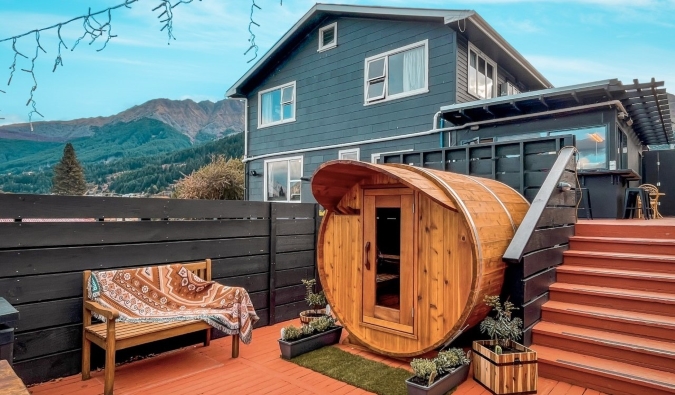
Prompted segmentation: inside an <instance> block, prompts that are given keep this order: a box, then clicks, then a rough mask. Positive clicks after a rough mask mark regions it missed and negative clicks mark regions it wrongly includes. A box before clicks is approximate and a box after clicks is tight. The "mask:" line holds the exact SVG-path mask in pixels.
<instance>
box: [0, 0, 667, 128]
mask: <svg viewBox="0 0 675 395" xmlns="http://www.w3.org/2000/svg"><path fill="white" fill-rule="evenodd" d="M175 1H177V0H173V2H174V3H175ZM324 1H325V0H324ZM122 2H123V0H67V1H66V0H58V1H55V0H31V1H27V0H0V39H3V38H6V37H10V36H13V35H16V34H20V33H24V32H27V31H29V30H32V29H35V28H42V27H46V26H49V25H52V24H56V23H59V22H63V21H66V20H68V19H71V18H72V17H75V16H79V15H82V14H86V13H87V9H88V8H89V7H91V9H92V11H98V10H100V9H104V8H106V7H109V6H112V5H117V4H119V3H122ZM256 2H257V3H258V4H259V5H260V6H261V7H262V10H256V13H255V20H256V22H258V23H259V24H260V25H261V26H260V27H254V32H255V33H256V42H257V43H258V45H259V46H260V52H259V56H260V55H262V54H263V53H264V52H265V51H267V50H268V49H269V48H270V47H271V46H272V45H273V44H274V43H275V42H276V40H278V39H279V38H280V37H281V36H282V35H283V34H284V33H285V32H286V31H287V30H288V29H289V28H290V27H291V26H292V25H293V24H294V23H295V22H296V21H297V20H298V19H299V18H300V17H301V16H302V15H303V14H304V13H305V12H306V11H307V10H309V9H310V8H311V6H312V5H313V4H314V1H309V0H284V1H283V6H281V5H279V1H278V0H256ZM158 3H159V1H158V0H140V1H138V2H137V3H135V4H134V5H133V6H132V8H131V9H126V8H121V9H118V10H116V11H114V12H113V14H112V18H113V20H112V22H113V23H112V27H113V34H116V35H117V37H116V38H113V39H112V40H111V41H110V43H109V44H108V46H107V48H106V49H104V50H103V51H100V52H97V51H96V49H98V48H100V47H101V46H102V43H94V44H92V45H88V43H87V42H82V43H80V44H79V45H78V47H77V48H76V49H75V50H74V51H70V50H65V49H64V50H62V59H63V67H59V68H58V69H57V70H56V72H54V73H53V72H52V68H53V66H54V60H55V58H56V54H57V44H58V40H57V37H56V34H55V31H50V32H44V33H42V34H41V36H40V42H41V43H42V46H43V47H44V49H45V50H46V51H47V53H46V54H45V53H40V54H39V57H38V59H37V61H36V63H35V75H36V77H37V81H38V88H37V90H36V91H35V101H36V102H37V109H38V110H39V111H40V112H41V113H42V114H43V115H44V117H45V118H44V119H45V120H68V119H74V118H83V117H94V116H107V115H112V114H115V113H117V112H119V111H122V110H125V109H127V108H129V107H131V106H133V105H136V104H141V103H143V102H145V101H147V100H150V99H154V98H170V99H187V98H190V99H193V100H195V101H200V100H213V101H216V100H220V99H222V98H223V95H224V93H225V91H226V90H227V89H228V88H229V87H230V86H231V85H232V84H233V83H234V82H235V81H236V80H237V79H238V78H239V77H240V76H241V75H242V74H243V73H244V72H246V70H247V69H248V68H249V67H250V66H251V65H252V64H253V63H247V60H249V59H250V55H249V56H244V55H243V53H244V51H245V50H246V48H248V45H249V43H248V37H249V35H248V31H247V29H248V14H249V12H250V8H251V3H250V1H248V0H202V1H197V0H195V1H194V2H192V3H191V4H181V5H180V6H178V7H176V8H174V34H175V36H176V38H177V40H175V41H173V40H172V41H171V45H167V35H166V32H160V28H161V24H160V23H159V22H158V19H157V12H152V9H153V8H154V7H155V6H157V5H158ZM339 3H342V4H368V5H384V6H386V5H391V6H415V7H425V8H453V9H474V10H476V11H477V12H478V13H479V14H480V15H481V16H482V17H483V18H484V19H485V20H487V22H488V23H490V24H491V25H492V26H493V27H494V28H495V29H496V30H497V31H498V32H499V33H500V34H501V35H502V36H504V37H505V38H506V40H508V41H509V42H510V43H511V44H512V45H513V46H514V47H515V48H516V49H517V50H518V51H520V52H521V53H522V54H523V55H524V56H525V57H526V58H527V59H528V60H530V62H531V63H532V64H533V65H534V66H535V67H537V68H538V69H539V70H540V71H541V72H542V73H543V74H544V75H545V76H546V77H547V78H548V79H549V80H550V81H551V82H552V83H553V84H554V85H555V86H564V85H570V84H576V83H583V82H589V81H596V80H602V79H609V78H619V79H621V80H622V81H624V82H631V81H632V80H633V78H639V79H640V80H648V79H650V78H651V77H655V78H656V79H657V80H664V81H666V87H667V88H668V91H669V92H671V93H673V92H675V0H565V1H557V0H550V1H541V0H540V1H524V0H472V1H447V0H446V1H440V0H428V1H422V0H418V1H403V0H388V1H386V0H341V1H339ZM98 19H99V21H101V20H107V17H100V18H98ZM82 31H83V30H82V27H81V23H80V22H75V23H71V24H70V25H67V26H64V27H63V28H62V36H63V38H64V41H65V42H66V44H67V45H68V48H71V47H72V44H73V43H74V42H75V40H76V39H77V37H78V36H79V35H81V34H82ZM34 43H35V36H34V35H31V36H27V37H23V38H21V39H19V40H18V41H17V44H16V46H17V49H18V50H19V51H20V52H22V53H24V54H25V55H28V56H31V57H32V55H34V50H35V46H34ZM13 54H14V52H13V51H12V46H11V42H4V43H0V90H4V91H6V92H7V93H6V94H3V93H0V118H2V117H4V118H5V119H4V120H0V125H1V124H8V123H16V122H25V121H27V120H28V112H29V107H26V102H27V101H28V98H29V95H30V90H31V87H32V86H33V83H32V80H31V78H30V75H29V74H28V73H26V72H23V71H20V69H22V68H24V69H28V68H30V67H31V65H30V60H25V59H19V61H18V62H17V71H16V72H15V75H14V78H13V80H12V84H11V85H10V86H7V85H6V81H7V80H8V79H9V74H10V70H9V66H10V65H11V64H12V57H13ZM34 120H41V118H40V117H35V118H34Z"/></svg>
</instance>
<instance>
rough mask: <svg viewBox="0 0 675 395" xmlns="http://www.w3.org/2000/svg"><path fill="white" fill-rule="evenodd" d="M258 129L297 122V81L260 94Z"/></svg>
mask: <svg viewBox="0 0 675 395" xmlns="http://www.w3.org/2000/svg"><path fill="white" fill-rule="evenodd" d="M258 103H260V104H259V105H258V128H261V127H266V126H272V125H277V124H280V123H286V122H293V121H295V81H293V82H291V83H289V84H286V85H281V86H276V87H274V88H271V89H266V90H264V91H260V92H259V93H258Z"/></svg>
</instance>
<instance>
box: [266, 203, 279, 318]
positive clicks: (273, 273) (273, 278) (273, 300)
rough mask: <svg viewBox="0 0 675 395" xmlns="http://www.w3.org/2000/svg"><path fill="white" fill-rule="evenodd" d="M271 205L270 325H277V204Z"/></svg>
mask: <svg viewBox="0 0 675 395" xmlns="http://www.w3.org/2000/svg"><path fill="white" fill-rule="evenodd" d="M268 204H269V217H268V218H269V221H270V248H269V251H270V269H269V282H270V286H269V303H268V309H269V324H268V325H274V324H276V319H277V317H276V304H277V291H276V282H277V204H278V203H271V202H270V203H268Z"/></svg>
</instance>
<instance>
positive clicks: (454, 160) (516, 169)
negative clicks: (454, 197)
mask: <svg viewBox="0 0 675 395" xmlns="http://www.w3.org/2000/svg"><path fill="white" fill-rule="evenodd" d="M572 145H574V136H573V135H563V136H555V137H541V138H536V139H526V140H517V141H499V142H492V143H482V144H472V145H460V146H456V147H447V148H440V149H435V150H429V151H417V152H403V153H397V154H383V155H382V157H381V158H380V163H404V164H407V165H412V166H420V167H426V168H430V169H437V170H445V171H451V172H453V173H460V174H468V175H471V176H477V177H484V178H491V179H493V180H497V181H501V182H503V183H504V184H506V185H508V186H510V187H511V188H513V189H515V190H517V191H518V192H520V193H521V194H522V195H523V196H525V198H526V199H527V200H528V201H530V202H531V201H532V200H533V199H534V197H535V196H536V195H537V192H539V188H540V187H541V186H542V185H543V183H544V180H545V179H546V177H547V176H548V172H549V170H550V169H551V167H553V163H554V162H555V160H556V158H557V157H558V156H557V155H558V152H559V151H560V149H561V148H563V147H566V146H572Z"/></svg>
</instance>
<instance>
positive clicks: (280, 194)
mask: <svg viewBox="0 0 675 395" xmlns="http://www.w3.org/2000/svg"><path fill="white" fill-rule="evenodd" d="M301 177H302V156H295V157H292V158H282V159H270V160H266V161H265V201H267V202H299V201H300V197H301V191H302V180H301Z"/></svg>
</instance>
